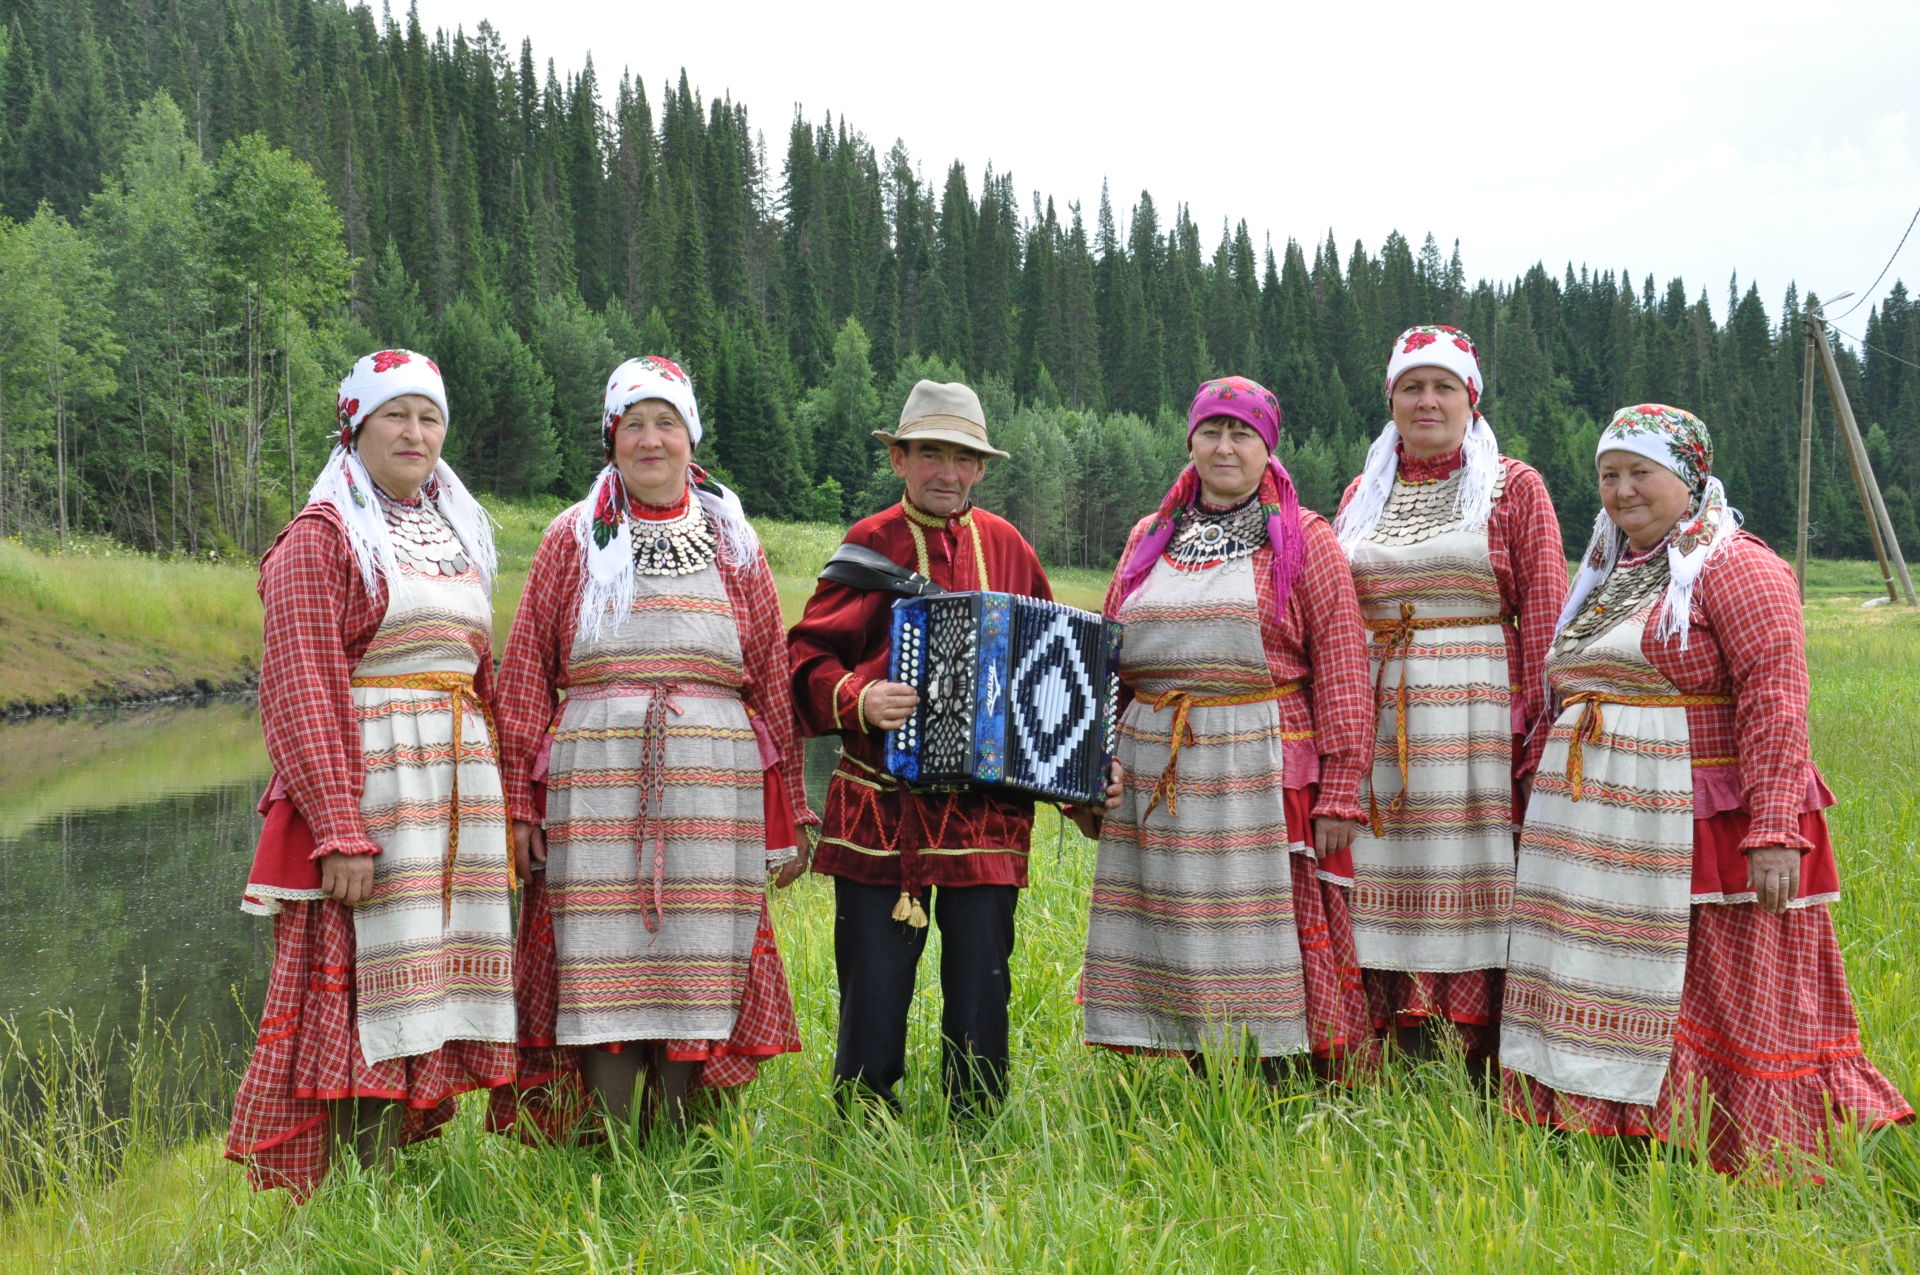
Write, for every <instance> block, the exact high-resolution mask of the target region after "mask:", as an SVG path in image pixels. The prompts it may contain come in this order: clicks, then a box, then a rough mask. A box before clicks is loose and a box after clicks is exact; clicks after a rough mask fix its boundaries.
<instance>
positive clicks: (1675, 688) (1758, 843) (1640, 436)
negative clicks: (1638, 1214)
mask: <svg viewBox="0 0 1920 1275" xmlns="http://www.w3.org/2000/svg"><path fill="white" fill-rule="evenodd" d="M1597 457H1598V462H1597V463H1598V468H1599V479H1600V500H1601V505H1602V510H1601V513H1600V515H1599V517H1598V518H1597V519H1596V520H1595V523H1594V529H1593V537H1592V540H1591V541H1590V543H1589V545H1588V549H1587V553H1586V557H1585V559H1584V561H1583V564H1582V567H1581V570H1580V575H1579V578H1578V579H1577V580H1576V581H1575V582H1574V586H1573V590H1572V592H1571V594H1570V595H1569V596H1568V598H1567V602H1566V606H1565V609H1564V610H1563V611H1562V612H1561V615H1560V619H1559V623H1558V630H1557V632H1556V635H1555V638H1554V642H1553V645H1552V648H1551V652H1550V654H1549V656H1548V658H1547V660H1546V677H1547V680H1548V683H1549V685H1550V688H1551V691H1552V694H1553V697H1554V703H1555V707H1556V710H1557V716H1555V717H1553V718H1552V719H1551V720H1552V726H1551V729H1550V730H1543V731H1541V732H1540V738H1539V739H1537V740H1536V741H1535V743H1534V745H1533V748H1534V751H1535V752H1536V753H1537V754H1538V753H1543V754H1544V755H1543V756H1542V757H1541V760H1540V762H1539V767H1538V771H1537V773H1536V776H1535V779H1534V783H1533V791H1532V796H1531V800H1530V803H1529V805H1528V809H1527V820H1526V827H1525V831H1524V833H1523V835H1522V838H1521V843H1520V859H1519V870H1518V876H1517V880H1516V884H1515V890H1514V909H1513V911H1514V919H1513V943H1512V950H1511V954H1510V957H1509V962H1508V971H1507V983H1506V1000H1505V1005H1504V1007H1503V1013H1502V1026H1501V1039H1500V1061H1501V1064H1502V1066H1503V1067H1504V1068H1505V1074H1504V1076H1503V1078H1502V1097H1503V1102H1504V1105H1505V1107H1506V1109H1507V1111H1508V1112H1510V1113H1511V1114H1513V1115H1515V1116H1517V1117H1519V1118H1520V1119H1522V1120H1527V1121H1531V1122H1533V1123H1536V1124H1545V1125H1550V1126H1553V1127H1555V1128H1561V1129H1573V1130H1578V1131H1581V1132H1586V1133H1593V1134H1603V1135H1612V1136H1641V1137H1646V1136H1651V1137H1656V1138H1659V1139H1661V1140H1663V1141H1671V1142H1678V1143H1682V1144H1686V1145H1690V1146H1693V1147H1694V1149H1695V1150H1697V1151H1698V1152H1699V1153H1700V1154H1702V1155H1704V1156H1705V1157H1706V1158H1707V1160H1708V1161H1709V1162H1710V1163H1711V1164H1712V1165H1713V1166H1714V1167H1715V1168H1717V1169H1720V1170H1721V1171H1723V1172H1729V1173H1732V1172H1739V1171H1741V1170H1743V1169H1746V1168H1749V1167H1754V1166H1758V1167H1759V1168H1761V1169H1762V1170H1763V1171H1764V1172H1766V1173H1767V1174H1768V1175H1769V1176H1774V1177H1786V1176H1793V1175H1797V1174H1798V1173H1800V1172H1803V1171H1805V1170H1806V1169H1807V1168H1808V1167H1809V1166H1810V1165H1813V1164H1815V1163H1817V1162H1818V1161H1820V1160H1822V1159H1824V1158H1825V1157H1826V1156H1827V1155H1828V1154H1829V1144H1828V1137H1827V1134H1828V1131H1829V1129H1830V1127H1831V1124H1832V1123H1833V1122H1835V1121H1839V1122H1844V1123H1849V1124H1853V1125H1856V1126H1858V1127H1860V1128H1868V1129H1870V1128H1874V1127H1876V1126H1878V1125H1882V1124H1886V1123H1889V1122H1893V1121H1902V1120H1907V1119H1910V1118H1911V1117H1912V1115H1913V1111H1912V1108H1911V1107H1909V1106H1908V1105H1907V1103H1906V1101H1905V1100H1904V1099H1903V1098H1901V1096H1900V1094H1899V1093H1898V1092H1897V1091H1895V1089H1894V1088H1893V1086H1892V1085H1890V1084H1888V1083H1887V1080H1886V1078H1885V1077H1883V1076H1882V1075H1881V1074H1880V1073H1879V1072H1878V1071H1877V1070H1875V1068H1874V1067H1873V1065H1872V1064H1871V1063H1869V1062H1868V1061H1867V1059H1866V1057H1865V1055H1864V1053H1863V1052H1862V1049H1861V1044H1860V1032H1859V1023H1858V1021H1857V1020H1856V1018H1855V1016H1854V1012H1853V1000H1852V997H1851V996H1850V994H1849V993H1848V990H1847V979H1846V971H1845V969H1844V968H1843V967H1842V965H1841V960H1840V948H1839V945H1838V944H1837V943H1836V942H1835V940H1834V933H1833V922H1832V919H1831V918H1830V917H1829V916H1828V914H1827V904H1828V903H1829V902H1830V901H1832V900H1833V899H1835V898H1838V897H1839V889H1840V885H1839V877H1838V874H1837V872H1836V871H1835V868H1834V859H1833V847H1832V845H1831V844H1830V843H1829V842H1828V840H1827V825H1826V817H1825V814H1824V809H1825V807H1827V806H1829V805H1831V804H1833V797H1832V794H1830V793H1829V792H1828V791H1827V788H1826V785H1825V784H1824V783H1822V782H1821V779H1820V773H1819V771H1818V770H1816V769H1815V768H1814V765H1813V762H1812V760H1811V759H1810V757H1809V756H1808V747H1807V661H1806V649H1805V640H1804V636H1803V634H1802V629H1801V617H1800V600H1799V592H1798V589H1797V588H1796V586H1795V583H1794V578H1793V574H1792V572H1791V571H1789V570H1788V568H1787V565H1786V564H1785V563H1784V562H1782V561H1781V560H1780V559H1779V557H1778V556H1776V555H1775V554H1774V553H1773V551H1772V550H1770V549H1768V548H1767V546H1766V545H1764V544H1762V543H1761V542H1760V541H1759V540H1757V539H1755V538H1754V537H1753V536H1750V535H1748V534H1746V533H1745V532H1743V531H1741V530H1740V529H1739V527H1740V521H1739V514H1738V513H1737V512H1736V511H1734V510H1732V509H1731V508H1729V507H1728V505H1727V499H1726V493H1725V492H1724V491H1723V490H1722V488H1721V485H1720V480H1719V479H1718V478H1715V477H1714V476H1713V445H1712V442H1711V440H1710V439H1709V437H1708V435H1707V429H1706V426H1705V425H1704V424H1702V423H1701V422H1700V421H1699V420H1698V419H1697V418H1696V417H1694V416H1692V415H1691V414H1689V413H1687V412H1683V411H1681V410H1679V409H1678V408H1673V407H1667V406H1665V405H1662V404H1658V403H1648V404H1643V405H1641V406H1637V407H1629V408H1623V409H1622V410H1621V411H1620V412H1618V413H1617V414H1615V416H1614V418H1613V421H1612V423H1611V424H1609V425H1608V426H1607V428H1606V430H1605V431H1604V432H1603V433H1602V434H1601V436H1600V443H1599V448H1598V452H1597Z"/></svg>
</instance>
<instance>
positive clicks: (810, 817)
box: [720, 553, 820, 824]
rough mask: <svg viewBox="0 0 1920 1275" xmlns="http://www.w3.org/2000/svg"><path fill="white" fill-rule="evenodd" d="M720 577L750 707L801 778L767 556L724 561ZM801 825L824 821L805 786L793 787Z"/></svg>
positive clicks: (781, 627) (782, 630) (781, 625)
mask: <svg viewBox="0 0 1920 1275" xmlns="http://www.w3.org/2000/svg"><path fill="white" fill-rule="evenodd" d="M720 573H721V577H722V578H723V579H724V580H725V581H726V585H727V596H728V598H729V599H730V600H731V601H732V603H733V618H734V624H735V625H736V626H737V627H738V628H739V630H740V653H741V655H742V657H743V658H744V660H745V663H746V669H747V690H746V696H745V699H746V703H747V707H748V708H750V709H752V710H753V711H754V712H755V713H757V714H759V716H760V720H761V722H762V723H763V724H765V726H766V727H767V729H768V730H770V731H771V732H772V734H773V742H774V747H776V748H777V749H779V751H780V761H781V764H782V766H783V767H784V773H785V774H786V775H788V776H793V777H797V776H798V775H799V773H800V769H801V767H802V765H803V764H804V760H805V753H804V751H803V750H802V748H801V746H800V727H799V722H798V721H797V720H796V719H795V717H794V712H793V691H792V689H791V688H790V687H789V686H788V685H787V635H786V623H785V621H784V620H782V619H781V616H780V591H779V590H778V589H777V588H776V587H775V586H774V583H773V570H772V568H770V567H769V566H767V556H766V554H764V553H755V555H754V560H753V562H752V563H751V564H750V565H748V566H746V567H741V568H734V567H729V566H727V565H726V563H725V561H724V560H723V561H722V562H721V572H720ZM786 789H787V793H788V796H789V798H790V800H791V804H792V806H793V821H794V822H795V823H796V824H817V823H819V822H820V816H818V815H816V814H815V813H814V812H813V809H812V807H810V806H808V805H807V790H806V785H805V784H802V783H797V782H793V783H788V784H787V785H786Z"/></svg>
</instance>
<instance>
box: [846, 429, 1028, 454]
mask: <svg viewBox="0 0 1920 1275" xmlns="http://www.w3.org/2000/svg"><path fill="white" fill-rule="evenodd" d="M873 436H874V437H875V438H877V439H879V440H880V441H881V442H883V443H885V444H887V445H888V446H890V447H891V446H896V445H897V446H900V447H905V446H906V445H907V444H908V443H911V442H913V441H914V440H916V439H921V440H924V441H926V442H929V443H952V444H953V445H954V446H956V447H964V448H966V449H967V450H968V451H970V452H978V453H980V454H981V455H982V456H996V457H998V458H999V459H1001V460H1006V459H1008V458H1009V456H1010V453H1008V452H1003V451H1001V450H1000V449H999V448H998V447H995V446H993V445H992V444H990V443H986V442H983V441H981V440H980V439H978V438H975V437H973V436H972V435H971V434H965V433H962V432H961V431H960V430H957V429H942V428H941V427H940V426H938V425H929V426H926V427H924V428H921V429H913V428H911V427H908V426H903V427H902V428H900V429H899V430H897V431H895V432H893V433H888V432H887V431H886V430H884V429H876V430H874V431H873Z"/></svg>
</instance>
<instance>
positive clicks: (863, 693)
mask: <svg viewBox="0 0 1920 1275" xmlns="http://www.w3.org/2000/svg"><path fill="white" fill-rule="evenodd" d="M872 689H873V683H872V682H868V683H866V684H865V685H863V686H862V687H861V688H860V694H859V695H858V696H856V697H855V698H854V701H853V715H854V720H855V721H856V722H857V723H859V726H860V729H861V730H863V731H867V732H871V731H872V730H873V727H872V726H871V725H870V724H868V722H867V692H868V691H870V690H872Z"/></svg>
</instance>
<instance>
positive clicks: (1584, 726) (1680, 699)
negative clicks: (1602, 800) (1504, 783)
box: [1560, 691, 1733, 801]
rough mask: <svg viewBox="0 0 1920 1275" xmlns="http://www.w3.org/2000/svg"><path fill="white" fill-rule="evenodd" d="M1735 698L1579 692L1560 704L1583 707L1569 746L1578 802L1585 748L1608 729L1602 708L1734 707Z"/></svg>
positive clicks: (1569, 776)
mask: <svg viewBox="0 0 1920 1275" xmlns="http://www.w3.org/2000/svg"><path fill="white" fill-rule="evenodd" d="M1731 703H1733V696H1731V695H1613V694H1609V693H1608V692H1606V691H1575V692H1574V693H1573V694H1571V695H1569V696H1567V697H1566V698H1565V699H1563V700H1561V701H1560V707H1561V708H1572V707H1573V706H1574V705H1575V704H1578V705H1580V706H1581V708H1580V720H1579V721H1577V722H1575V723H1574V724H1573V739H1572V740H1571V741H1569V742H1568V744H1567V781H1568V783H1570V784H1571V785H1572V787H1573V796H1572V799H1573V800H1574V801H1578V800H1580V796H1581V793H1582V791H1583V790H1584V788H1585V777H1586V773H1585V764H1584V759H1583V758H1582V756H1581V751H1580V750H1581V745H1582V744H1586V743H1594V744H1597V743H1599V742H1600V734H1601V732H1602V731H1603V730H1605V725H1604V724H1603V723H1602V721H1601V719H1600V706H1601V705H1602V704H1623V705H1626V706H1628V707H1630V708H1698V707H1700V706H1701V705H1704V704H1731Z"/></svg>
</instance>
